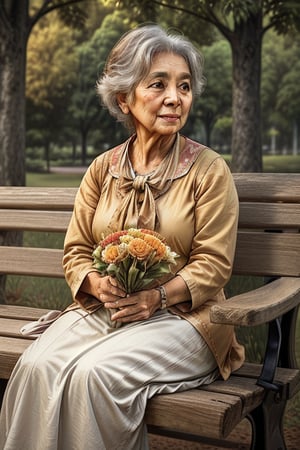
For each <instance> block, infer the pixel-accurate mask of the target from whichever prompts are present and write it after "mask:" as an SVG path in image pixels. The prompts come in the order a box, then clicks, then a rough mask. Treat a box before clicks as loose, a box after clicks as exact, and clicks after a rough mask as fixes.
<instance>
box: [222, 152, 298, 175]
mask: <svg viewBox="0 0 300 450" xmlns="http://www.w3.org/2000/svg"><path fill="white" fill-rule="evenodd" d="M222 156H223V158H224V159H225V161H227V162H228V163H229V162H230V158H231V157H230V155H222ZM263 172H266V173H272V172H273V173H282V172H283V173H299V172H300V155H296V156H293V155H267V156H264V157H263Z"/></svg>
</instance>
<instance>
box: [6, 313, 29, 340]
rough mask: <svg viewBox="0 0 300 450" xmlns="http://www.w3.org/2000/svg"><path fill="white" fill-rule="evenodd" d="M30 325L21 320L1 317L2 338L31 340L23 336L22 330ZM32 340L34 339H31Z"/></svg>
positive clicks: (26, 321)
mask: <svg viewBox="0 0 300 450" xmlns="http://www.w3.org/2000/svg"><path fill="white" fill-rule="evenodd" d="M27 323H28V320H19V319H14V320H12V319H3V318H1V317H0V329H1V336H6V337H14V338H16V337H23V339H29V338H28V337H26V336H21V333H20V329H21V328H22V327H23V326H24V325H26V324H27ZM31 339H32V338H31Z"/></svg>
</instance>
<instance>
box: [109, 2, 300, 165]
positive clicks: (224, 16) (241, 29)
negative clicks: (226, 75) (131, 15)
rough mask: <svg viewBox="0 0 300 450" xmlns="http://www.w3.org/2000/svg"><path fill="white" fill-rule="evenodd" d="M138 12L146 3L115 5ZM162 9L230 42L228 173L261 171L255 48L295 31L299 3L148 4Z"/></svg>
mask: <svg viewBox="0 0 300 450" xmlns="http://www.w3.org/2000/svg"><path fill="white" fill-rule="evenodd" d="M117 3H118V5H120V6H121V7H129V3H130V4H131V5H133V4H134V5H135V8H136V9H137V10H138V11H142V9H143V8H144V7H146V5H147V4H148V3H149V0H142V1H134V0H133V1H129V0H119V1H118V2H117ZM151 3H153V5H155V6H156V8H157V9H156V14H157V15H158V17H160V15H159V14H160V13H161V12H162V11H163V10H166V9H169V10H171V11H173V13H176V14H184V15H185V16H186V17H193V18H194V19H195V20H196V21H197V22H198V25H199V29H202V27H203V26H205V24H209V25H212V26H214V27H215V28H216V29H217V30H218V31H219V32H220V33H221V34H222V35H223V36H224V37H225V38H226V39H227V40H228V42H229V43H230V46H231V50H232V62H233V64H232V67H233V73H232V77H233V128H232V169H233V170H234V171H261V170H262V148H261V147H262V146H261V136H260V131H259V130H260V116H261V114H260V80H261V48H262V39H263V36H264V34H265V33H266V32H267V31H268V30H269V29H271V28H273V29H274V30H275V31H276V33H279V34H286V33H288V32H295V31H299V30H300V4H299V2H296V1H295V0H294V1H293V0H282V1H277V0H199V1H197V2H194V1H193V0H185V1H183V0H175V1H174V0H162V1H160V0H151Z"/></svg>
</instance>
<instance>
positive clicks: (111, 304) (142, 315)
mask: <svg viewBox="0 0 300 450" xmlns="http://www.w3.org/2000/svg"><path fill="white" fill-rule="evenodd" d="M160 305H161V298H160V293H159V291H157V290H156V289H149V290H144V291H139V292H135V293H133V294H130V295H129V294H128V295H127V296H126V297H124V298H118V299H116V300H114V301H111V300H110V301H106V302H104V306H105V308H108V309H118V311H117V312H115V313H114V314H112V316H111V320H116V321H117V322H124V323H126V322H135V321H138V320H146V319H149V317H151V316H152V315H153V314H154V313H155V311H157V310H158V309H159V307H160Z"/></svg>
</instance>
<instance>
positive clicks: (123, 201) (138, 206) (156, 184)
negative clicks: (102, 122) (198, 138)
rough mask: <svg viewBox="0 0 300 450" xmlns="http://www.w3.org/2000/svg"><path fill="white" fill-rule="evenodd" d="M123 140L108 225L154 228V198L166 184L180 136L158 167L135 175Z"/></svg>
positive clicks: (164, 189)
mask: <svg viewBox="0 0 300 450" xmlns="http://www.w3.org/2000/svg"><path fill="white" fill-rule="evenodd" d="M129 142H130V141H128V142H127V145H126V148H125V151H124V153H123V155H122V157H121V159H120V166H119V179H118V183H117V189H118V196H119V197H120V204H119V206H118V208H117V209H116V210H115V212H114V214H113V217H112V220H111V223H110V228H112V229H114V230H122V229H124V228H125V227H128V226H129V227H136V228H148V229H150V230H154V229H155V223H156V221H157V214H156V205H155V200H156V199H157V198H158V197H159V196H160V195H162V194H164V193H165V192H166V191H167V190H168V189H169V187H170V184H171V182H172V179H173V176H174V173H175V170H176V167H177V164H178V159H179V151H180V137H179V134H178V135H177V137H176V140H175V144H174V146H173V147H172V148H171V149H170V151H169V152H168V153H167V155H166V156H165V158H164V159H163V161H162V163H161V164H160V165H159V167H158V168H157V169H156V170H155V171H154V172H151V173H150V174H147V175H135V173H134V171H133V168H132V166H131V162H130V160H129V156H128V145H129Z"/></svg>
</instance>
